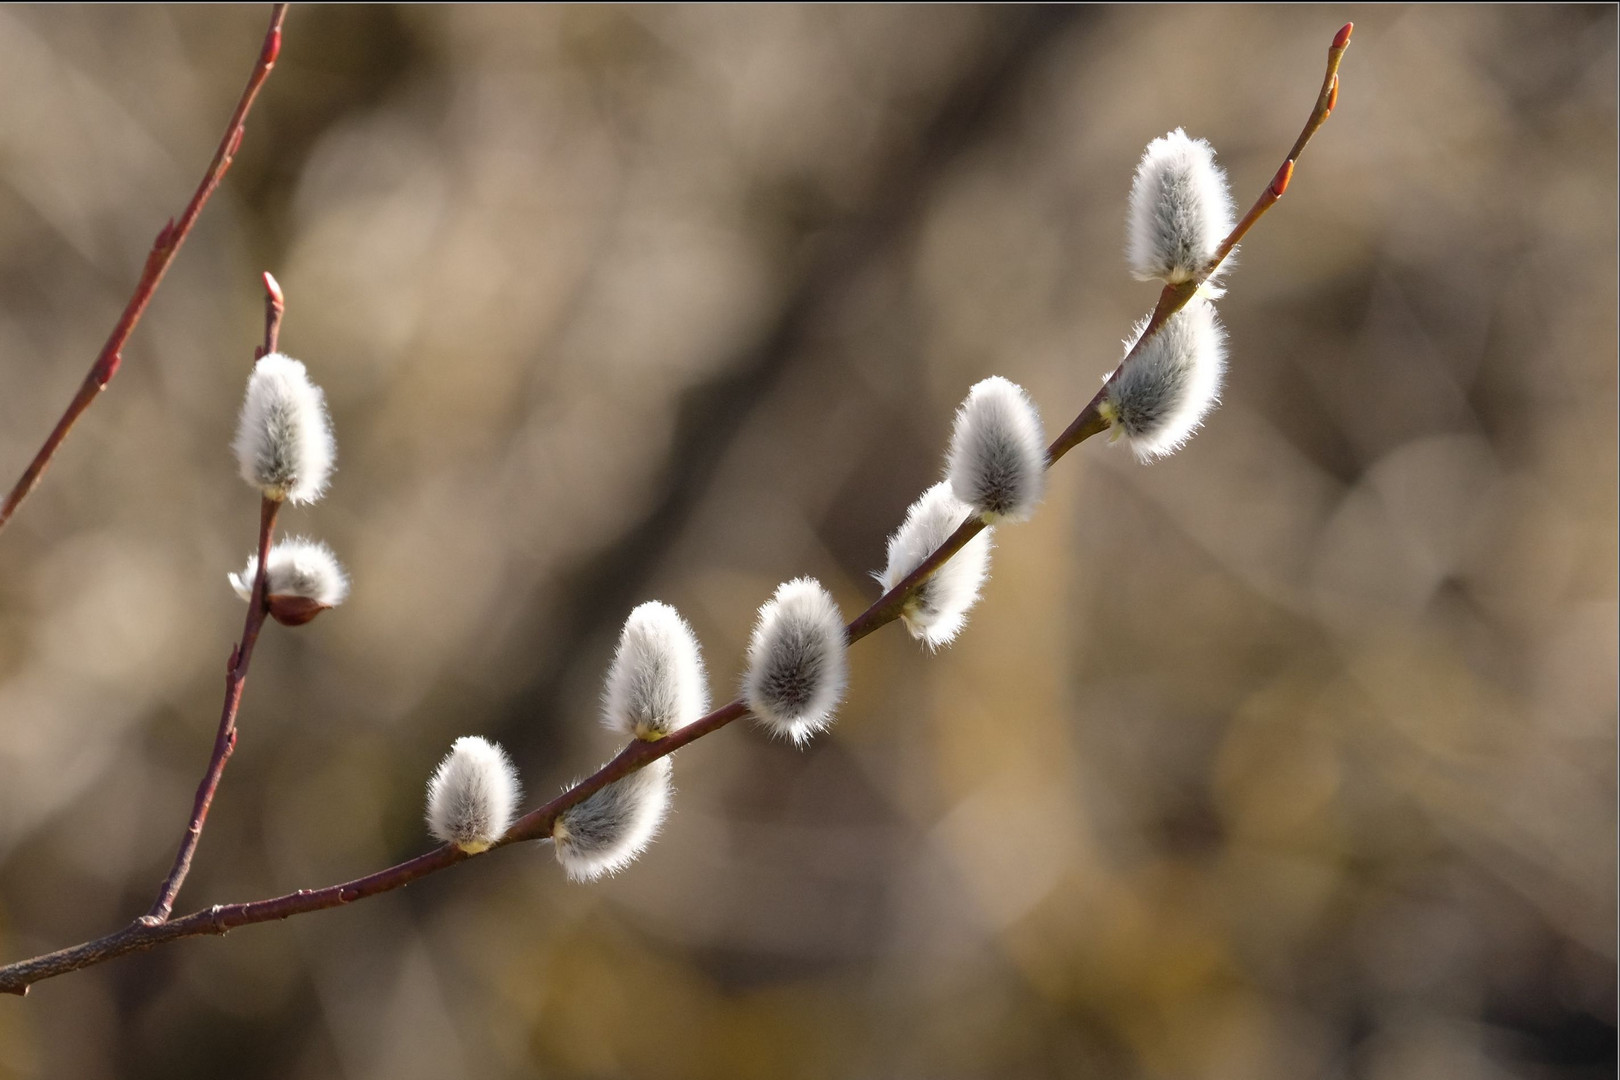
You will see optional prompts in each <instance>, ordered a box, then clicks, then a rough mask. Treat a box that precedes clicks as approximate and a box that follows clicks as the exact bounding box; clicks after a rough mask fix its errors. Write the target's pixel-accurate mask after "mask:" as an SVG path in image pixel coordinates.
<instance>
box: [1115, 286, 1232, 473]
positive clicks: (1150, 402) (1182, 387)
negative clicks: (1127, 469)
mask: <svg viewBox="0 0 1620 1080" xmlns="http://www.w3.org/2000/svg"><path fill="white" fill-rule="evenodd" d="M1146 327H1147V320H1146V319H1144V320H1142V321H1141V322H1140V323H1138V324H1137V325H1136V328H1135V330H1134V331H1133V332H1132V334H1131V338H1130V340H1129V341H1127V342H1126V343H1125V352H1126V353H1127V354H1129V353H1130V351H1131V348H1132V347H1133V346H1134V345H1135V344H1136V342H1137V339H1138V338H1140V337H1141V336H1142V331H1143V330H1144V329H1145V328H1146ZM1225 337H1226V335H1225V332H1224V331H1223V330H1222V329H1221V324H1220V322H1219V321H1218V320H1217V319H1216V318H1215V305H1213V304H1211V303H1210V302H1209V301H1208V300H1205V299H1203V298H1202V297H1197V296H1195V297H1193V299H1192V300H1191V301H1189V302H1188V304H1187V306H1186V307H1184V308H1182V309H1181V310H1180V311H1178V312H1176V313H1175V314H1174V315H1172V316H1170V318H1169V320H1168V321H1167V322H1166V323H1165V324H1164V325H1163V326H1161V327H1160V328H1159V330H1158V332H1157V333H1156V334H1154V335H1153V336H1152V337H1151V338H1149V339H1148V340H1147V343H1146V344H1145V345H1143V346H1142V351H1141V352H1139V353H1137V354H1136V356H1134V357H1132V358H1131V360H1130V361H1129V362H1128V363H1126V364H1125V366H1124V367H1123V368H1121V369H1120V372H1119V374H1118V375H1117V376H1115V377H1114V379H1113V381H1111V382H1110V383H1109V384H1108V386H1107V389H1106V391H1105V397H1104V400H1103V404H1102V407H1101V412H1102V415H1103V417H1104V419H1106V420H1107V421H1108V422H1109V423H1110V424H1111V425H1113V427H1114V431H1115V435H1116V437H1118V436H1120V435H1123V436H1124V437H1125V440H1126V441H1127V442H1129V443H1130V445H1131V449H1132V450H1134V451H1136V456H1137V457H1138V458H1139V459H1141V460H1142V461H1147V460H1149V459H1151V458H1155V457H1161V456H1163V455H1165V454H1170V453H1174V452H1175V451H1176V450H1178V449H1180V448H1181V444H1182V443H1184V442H1186V441H1187V440H1188V439H1189V438H1191V437H1192V433H1193V432H1194V431H1196V430H1198V425H1199V424H1201V423H1203V420H1204V416H1205V415H1206V414H1207V413H1208V412H1209V410H1210V409H1211V408H1212V407H1213V406H1214V404H1215V402H1216V401H1217V400H1219V398H1220V393H1221V377H1222V375H1223V374H1224V373H1225V371H1226V340H1225Z"/></svg>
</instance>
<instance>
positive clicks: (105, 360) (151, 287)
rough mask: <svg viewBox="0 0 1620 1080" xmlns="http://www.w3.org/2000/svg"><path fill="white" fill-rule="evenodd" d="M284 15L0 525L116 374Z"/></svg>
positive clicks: (228, 155) (256, 83) (279, 10)
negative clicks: (197, 176) (216, 144)
mask: <svg viewBox="0 0 1620 1080" xmlns="http://www.w3.org/2000/svg"><path fill="white" fill-rule="evenodd" d="M286 18H287V5H286V4H276V5H274V6H273V8H272V10H271V13H270V26H269V28H268V29H267V30H266V31H265V33H264V43H263V44H262V45H260V46H259V56H258V59H257V60H256V61H254V64H253V71H252V73H251V74H250V75H249V76H248V81H247V86H246V87H244V88H243V90H242V96H241V98H240V99H238V100H237V102H236V109H235V111H233V112H232V113H231V119H230V122H229V123H228V124H227V125H226V126H225V134H224V135H223V136H222V137H221V138H220V141H219V148H218V149H217V150H215V151H214V158H213V160H212V161H210V162H209V163H208V171H207V172H205V173H203V178H202V182H201V183H200V184H198V185H197V190H196V191H195V192H194V193H193V194H192V196H191V201H190V202H189V203H187V204H186V208H185V210H183V211H181V213H180V216H179V218H170V219H169V220H168V222H167V223H165V224H164V226H163V228H162V229H160V230H159V231H158V234H157V239H156V240H154V241H153V242H152V250H151V251H150V252H148V253H147V256H146V264H145V265H144V266H143V267H142V268H141V276H140V278H139V279H138V280H137V281H136V282H135V291H134V292H133V293H131V294H130V297H129V302H128V303H127V304H125V305H124V311H123V314H121V315H119V317H118V322H117V323H115V324H114V325H113V328H112V333H110V334H108V335H107V342H106V344H104V345H102V347H101V352H100V353H98V354H97V355H96V359H95V363H93V364H91V365H90V371H89V374H87V375H85V377H84V382H82V383H80V384H79V389H78V391H77V392H76V393H75V394H74V395H73V400H72V401H70V402H68V406H67V409H66V410H64V411H63V413H62V416H61V419H59V420H57V422H56V426H55V427H54V428H52V429H51V433H50V434H49V435H47V436H46V437H45V443H44V445H42V446H41V447H40V448H39V452H38V453H36V454H35V455H34V460H33V461H30V462H29V463H28V467H27V468H26V469H24V470H23V474H22V476H20V477H19V478H18V479H17V482H16V483H15V484H14V485H12V488H11V490H10V492H8V493H7V495H6V497H5V500H4V501H3V502H0V529H4V528H5V527H6V522H8V521H10V520H11V515H12V514H14V513H16V511H17V507H18V505H20V504H21V503H22V501H23V500H24V499H26V498H27V497H28V495H29V493H30V492H32V491H33V490H34V488H36V487H38V486H39V482H40V480H41V479H42V478H43V477H44V475H45V470H46V468H47V467H48V466H49V465H50V463H51V458H53V457H55V456H56V451H57V449H58V448H60V447H61V445H62V442H63V440H64V439H66V438H67V436H68V432H69V431H71V430H73V425H74V424H75V423H77V422H78V419H79V417H80V416H82V415H83V414H84V411H85V410H86V409H88V408H89V407H90V403H91V402H93V401H95V400H96V397H97V396H98V395H99V394H100V393H101V392H102V391H103V390H105V389H106V388H107V384H108V383H110V382H112V379H113V376H114V375H116V374H118V367H119V365H120V364H121V363H123V349H124V345H125V343H126V342H128V341H129V336H130V334H132V333H134V331H135V324H136V323H138V322H140V321H141V316H142V315H144V314H145V313H146V306H147V304H149V303H151V300H152V294H153V293H155V292H157V287H158V284H159V283H160V282H161V281H162V280H163V275H164V274H165V273H167V272H168V269H169V264H170V263H172V262H174V257H175V255H176V254H178V253H179V251H180V245H181V244H183V243H185V240H186V237H187V236H188V235H190V233H191V227H192V226H193V225H195V224H196V223H197V217H198V215H200V214H201V213H202V208H203V207H204V206H205V205H206V204H207V202H208V200H209V198H210V197H211V196H212V195H213V194H214V191H215V190H216V189H217V188H218V187H219V183H220V181H221V180H222V179H224V177H225V171H226V170H227V169H229V168H230V167H231V162H232V161H234V160H235V158H236V151H237V150H238V149H239V148H240V147H241V145H242V132H243V131H244V130H245V129H246V125H247V116H248V111H249V110H250V109H252V108H253V102H254V99H255V98H257V97H258V96H259V89H260V87H262V86H263V85H264V81H265V80H266V79H268V78H269V77H270V70H271V69H272V68H274V67H275V66H276V56H277V54H278V53H280V52H281V24H282V23H283V22H284V21H285V20H286Z"/></svg>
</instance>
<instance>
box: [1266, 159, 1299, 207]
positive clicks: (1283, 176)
mask: <svg viewBox="0 0 1620 1080" xmlns="http://www.w3.org/2000/svg"><path fill="white" fill-rule="evenodd" d="M1293 178H1294V159H1293V158H1289V159H1288V160H1287V161H1285V162H1283V163H1282V168H1280V169H1278V170H1277V175H1276V176H1273V177H1272V178H1271V194H1272V195H1273V196H1274V197H1276V198H1278V199H1280V198H1282V197H1283V192H1285V191H1287V190H1288V181H1290V180H1292V179H1293Z"/></svg>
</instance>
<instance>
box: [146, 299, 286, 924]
mask: <svg viewBox="0 0 1620 1080" xmlns="http://www.w3.org/2000/svg"><path fill="white" fill-rule="evenodd" d="M267 276H268V275H267ZM280 509H281V503H280V502H278V501H276V500H275V499H261V500H260V503H259V568H258V572H257V573H255V574H254V575H253V593H252V595H251V597H250V598H249V599H248V609H247V616H246V618H245V619H244V620H243V622H242V641H241V643H240V644H239V645H237V646H236V647H235V648H234V649H232V650H231V659H230V663H229V665H227V667H226V669H225V704H224V705H222V706H221V707H220V712H219V731H218V732H217V733H216V734H215V735H214V753H213V756H212V757H210V758H209V759H208V768H207V769H206V770H205V771H204V772H203V778H202V781H201V782H200V783H198V785H197V798H196V800H195V801H194V802H193V803H192V807H191V821H190V822H189V823H187V825H186V832H185V835H184V836H182V837H181V838H180V850H179V851H177V852H176V853H175V856H174V865H173V866H172V867H170V869H169V876H168V877H166V878H164V879H163V888H161V889H159V890H158V896H157V899H156V900H154V901H153V902H152V908H151V910H150V911H148V912H147V913H146V914H145V916H143V917H142V921H143V922H147V923H161V922H163V921H164V920H166V919H167V918H168V917H169V912H171V911H173V910H174V898H175V896H176V895H177V894H178V893H179V892H180V886H181V885H183V884H185V880H186V874H187V873H189V872H190V871H191V857H192V856H193V855H194V854H196V852H197V843H198V841H200V840H201V839H202V831H203V825H204V824H205V823H206V822H207V820H208V808H209V806H211V805H212V804H213V802H214V790H215V789H216V788H218V787H219V778H220V776H221V775H223V774H224V772H225V763H226V762H227V761H229V760H230V757H231V751H233V750H235V749H236V713H237V710H239V709H240V708H241V707H242V690H243V689H244V687H245V686H246V685H247V673H248V665H249V664H250V663H252V662H253V646H254V644H255V643H256V642H257V641H258V640H259V631H260V629H262V628H263V627H264V620H265V616H267V615H268V614H269V613H270V602H269V600H268V599H267V598H266V596H265V582H266V580H267V578H268V575H269V569H268V568H269V565H270V539H271V536H272V535H273V534H274V533H275V529H276V511H278V510H280Z"/></svg>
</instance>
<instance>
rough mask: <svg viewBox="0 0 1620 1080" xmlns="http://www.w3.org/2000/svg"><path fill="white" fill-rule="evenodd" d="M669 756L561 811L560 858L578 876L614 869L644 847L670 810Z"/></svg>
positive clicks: (555, 832) (556, 828)
mask: <svg viewBox="0 0 1620 1080" xmlns="http://www.w3.org/2000/svg"><path fill="white" fill-rule="evenodd" d="M669 777H670V762H669V758H667V757H661V758H658V759H656V760H654V761H651V762H649V763H648V764H646V765H645V766H643V767H642V768H640V769H638V770H636V771H635V772H633V773H631V774H629V775H628V776H626V777H624V778H623V779H620V780H615V781H614V782H613V783H611V784H609V785H607V786H606V787H604V788H602V789H601V790H600V791H598V792H596V793H595V794H594V795H591V796H589V797H588V798H586V799H584V800H583V801H581V802H579V803H576V804H575V805H573V806H571V807H569V808H568V809H567V810H564V811H563V812H562V813H561V814H558V815H557V820H556V822H555V823H554V824H553V825H552V827H551V839H552V841H553V842H554V844H555V845H556V849H557V861H558V862H559V863H561V864H562V867H563V870H565V871H566V872H567V874H568V876H569V877H570V878H572V879H573V880H574V881H594V880H596V879H597V878H599V877H601V876H602V875H603V874H614V873H618V872H619V871H620V870H623V869H624V868H625V867H627V866H629V865H630V864H631V863H632V862H634V861H635V859H636V856H638V855H640V854H641V853H642V851H644V850H646V847H647V845H648V844H650V843H652V841H653V837H655V836H657V835H658V830H659V828H660V827H662V826H663V824H664V817H665V816H666V815H667V814H668V813H669V800H670V782H669Z"/></svg>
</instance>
